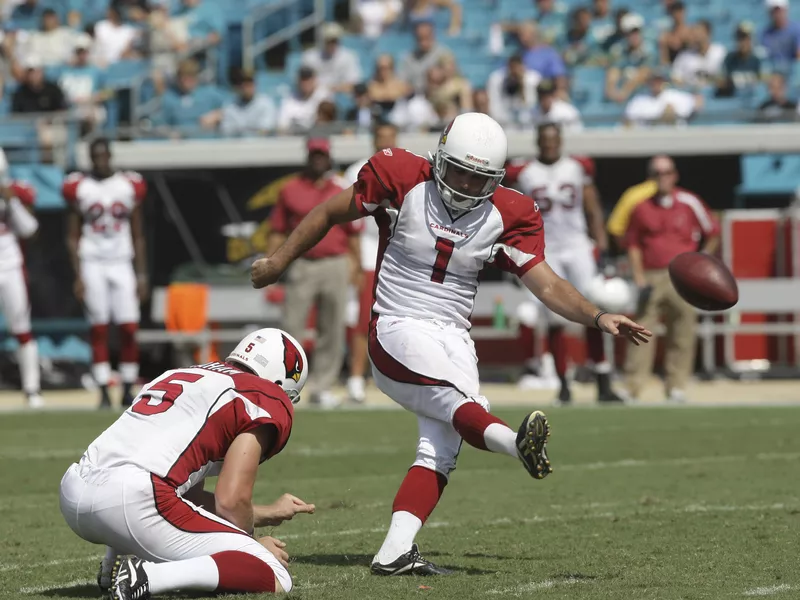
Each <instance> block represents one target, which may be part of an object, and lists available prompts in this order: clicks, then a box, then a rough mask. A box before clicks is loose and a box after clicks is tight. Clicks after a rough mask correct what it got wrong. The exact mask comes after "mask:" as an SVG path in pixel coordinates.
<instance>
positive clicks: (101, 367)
mask: <svg viewBox="0 0 800 600" xmlns="http://www.w3.org/2000/svg"><path fill="white" fill-rule="evenodd" d="M92 377H93V378H94V380H95V383H97V385H108V381H109V379H111V365H110V364H108V363H107V362H101V363H93V364H92Z"/></svg>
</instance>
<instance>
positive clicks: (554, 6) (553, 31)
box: [533, 0, 568, 45]
mask: <svg viewBox="0 0 800 600" xmlns="http://www.w3.org/2000/svg"><path fill="white" fill-rule="evenodd" d="M533 3H534V4H535V5H536V23H537V24H538V32H539V38H540V39H541V40H542V42H544V43H545V44H550V45H553V44H555V43H556V41H558V40H560V39H561V38H563V37H564V35H565V32H566V23H567V17H568V14H567V7H566V6H565V5H564V4H562V3H561V2H556V0H533Z"/></svg>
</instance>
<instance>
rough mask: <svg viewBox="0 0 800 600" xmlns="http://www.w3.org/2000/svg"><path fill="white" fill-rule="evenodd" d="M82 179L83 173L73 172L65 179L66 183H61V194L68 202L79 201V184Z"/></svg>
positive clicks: (75, 202)
mask: <svg viewBox="0 0 800 600" xmlns="http://www.w3.org/2000/svg"><path fill="white" fill-rule="evenodd" d="M82 180H83V174H82V173H71V174H70V175H68V176H67V178H66V179H64V183H63V184H62V185H61V195H62V196H64V200H66V201H67V203H68V204H77V203H78V186H79V185H80V183H81V181H82Z"/></svg>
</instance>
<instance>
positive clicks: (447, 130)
mask: <svg viewBox="0 0 800 600" xmlns="http://www.w3.org/2000/svg"><path fill="white" fill-rule="evenodd" d="M455 122H456V120H455V119H453V120H452V121H450V122H449V123H448V124H447V127H445V128H444V131H443V132H442V137H440V138H439V143H440V144H446V143H447V134H448V133H450V130H451V129H452V128H453V123H455Z"/></svg>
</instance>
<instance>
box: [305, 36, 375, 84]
mask: <svg viewBox="0 0 800 600" xmlns="http://www.w3.org/2000/svg"><path fill="white" fill-rule="evenodd" d="M343 34H344V29H342V26H341V25H339V24H338V23H326V24H325V25H323V26H322V43H323V47H322V50H318V49H317V48H310V49H308V50H306V51H305V52H304V53H303V58H302V65H303V66H305V67H309V68H311V69H314V72H315V73H317V79H318V81H319V83H320V85H323V86H325V87H326V88H328V90H330V91H332V92H341V93H343V94H349V93H350V92H352V91H353V86H354V85H355V84H357V83H358V82H359V81H361V63H360V62H359V60H358V56H356V53H355V52H353V51H352V50H349V49H347V48H342V47H341V44H340V43H339V40H340V39H341V37H342V35H343Z"/></svg>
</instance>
